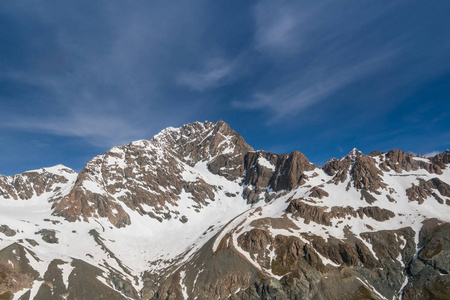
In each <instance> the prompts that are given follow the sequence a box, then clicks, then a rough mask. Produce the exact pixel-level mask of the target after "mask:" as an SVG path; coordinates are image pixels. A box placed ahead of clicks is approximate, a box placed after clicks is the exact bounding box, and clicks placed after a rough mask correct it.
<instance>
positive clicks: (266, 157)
mask: <svg viewBox="0 0 450 300" xmlns="http://www.w3.org/2000/svg"><path fill="white" fill-rule="evenodd" d="M316 168H317V166H316V165H314V164H312V163H311V162H310V161H309V160H308V159H307V158H306V157H305V155H304V154H303V153H300V152H299V151H294V152H292V153H290V154H284V155H277V154H273V153H267V152H263V151H258V152H249V153H248V154H247V156H246V157H245V176H244V184H245V185H246V186H247V189H245V190H244V196H245V198H247V199H248V200H249V202H251V203H254V202H258V201H259V200H260V199H265V200H271V199H273V197H274V193H276V192H280V191H283V190H291V189H293V188H294V187H296V186H298V185H302V184H304V183H305V182H306V179H307V176H306V175H305V172H307V171H312V170H314V169H316Z"/></svg>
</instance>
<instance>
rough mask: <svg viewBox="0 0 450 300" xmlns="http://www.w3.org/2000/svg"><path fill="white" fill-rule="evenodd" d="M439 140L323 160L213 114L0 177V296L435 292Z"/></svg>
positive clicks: (439, 254) (447, 234) (439, 295)
mask: <svg viewBox="0 0 450 300" xmlns="http://www.w3.org/2000/svg"><path fill="white" fill-rule="evenodd" d="M449 183H450V153H449V152H448V151H446V152H444V153H441V154H438V155H436V156H434V157H429V158H424V157H417V156H414V155H412V154H409V153H405V152H403V151H401V150H390V151H389V152H387V153H384V152H377V151H374V152H372V153H370V154H369V155H365V154H364V153H362V152H360V151H358V150H357V149H353V150H352V151H350V153H349V154H348V155H346V156H344V157H343V158H341V159H336V158H333V159H331V160H329V161H328V162H327V163H326V164H325V165H324V166H323V167H318V166H316V165H315V164H313V163H311V162H310V161H309V160H308V159H307V158H306V157H305V156H304V155H303V154H302V153H300V152H298V151H294V152H292V153H289V154H282V155H280V154H275V153H270V152H265V151H255V150H254V149H253V148H252V147H251V146H250V145H248V144H247V143H246V142H245V140H244V139H243V138H242V137H241V136H240V135H239V134H237V133H236V132H235V131H233V130H232V129H231V128H230V127H229V126H228V124H226V123H225V122H223V121H219V122H217V123H212V122H204V123H199V122H196V123H192V124H186V125H184V126H182V127H180V128H167V129H165V130H163V131H162V132H160V133H159V134H157V135H156V136H154V137H153V138H152V139H151V140H141V141H135V142H132V143H130V144H128V145H124V146H120V147H113V148H112V149H111V150H109V151H108V152H106V153H105V154H103V155H99V156H96V157H94V158H93V159H92V160H91V161H89V162H88V163H87V164H86V166H85V167H84V169H83V170H82V171H81V172H80V173H78V174H77V173H75V172H74V171H73V170H71V169H69V168H67V167H64V166H62V165H58V166H55V167H51V168H43V169H40V170H35V171H29V172H25V173H23V174H20V175H14V176H0V299H227V298H230V299H448V295H449V294H450V259H449V257H450V223H449V222H450V185H449Z"/></svg>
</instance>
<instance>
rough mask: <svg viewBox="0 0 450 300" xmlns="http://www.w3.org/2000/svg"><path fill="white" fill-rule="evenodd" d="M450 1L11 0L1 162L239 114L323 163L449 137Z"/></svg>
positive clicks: (273, 147) (74, 156) (2, 66)
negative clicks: (350, 153)
mask: <svg viewBox="0 0 450 300" xmlns="http://www.w3.org/2000/svg"><path fill="white" fill-rule="evenodd" d="M449 15H450V2H448V1H431V2H429V1H382V0H380V1H359V0H354V1H127V2H124V1H114V0H113V1H110V0H108V1H70V2H67V1H56V0H55V1H50V0H48V1H2V2H1V4H0V143H1V152H0V153H1V155H0V174H5V175H11V174H15V173H21V172H23V171H26V170H29V169H35V168H40V167H45V166H52V165H55V164H59V163H62V164H64V165H66V166H69V167H71V168H73V169H75V170H76V171H80V170H81V169H82V168H83V166H84V164H86V163H87V161H89V160H90V159H91V158H92V157H94V156H95V155H98V154H103V153H104V152H105V151H107V150H108V149H109V148H111V147H112V146H114V145H122V144H127V143H129V142H131V141H133V140H137V139H150V138H151V137H152V136H153V135H154V134H156V133H157V132H159V131H160V130H161V129H163V128H165V127H167V126H174V127H178V126H181V125H182V124H184V123H188V122H194V121H204V120H210V121H218V120H220V119H222V120H224V121H226V122H227V123H229V124H230V126H231V127H232V128H233V129H235V130H236V131H237V132H238V133H240V134H241V135H242V136H243V137H244V138H245V139H246V141H247V142H248V143H249V144H250V145H251V146H252V147H254V148H255V149H263V150H266V151H272V152H277V153H287V152H290V151H293V150H299V151H301V152H303V153H305V155H306V156H307V157H308V158H309V159H310V160H311V161H312V162H314V163H316V164H319V165H321V164H323V163H324V162H326V161H327V160H328V159H329V158H331V157H341V156H343V155H345V154H346V153H347V152H348V151H350V150H351V149H352V148H353V147H356V148H358V149H360V150H361V151H363V152H365V153H370V152H371V151H373V150H379V151H387V150H389V149H393V148H397V149H402V150H405V151H408V152H414V153H431V152H434V151H439V152H442V151H444V150H445V149H447V148H450V18H449V17H448V16H449Z"/></svg>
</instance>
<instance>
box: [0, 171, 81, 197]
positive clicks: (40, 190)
mask: <svg viewBox="0 0 450 300" xmlns="http://www.w3.org/2000/svg"><path fill="white" fill-rule="evenodd" d="M73 175H76V173H75V171H73V170H72V169H70V168H67V167H65V166H63V165H57V166H54V167H51V168H42V169H39V170H34V171H28V172H24V173H22V174H19V175H14V176H3V175H0V197H1V198H4V199H14V200H29V199H31V198H32V197H39V196H42V195H43V194H44V193H48V197H49V199H51V201H57V200H59V197H60V196H61V193H60V191H61V185H64V184H67V183H68V182H69V181H70V180H71V178H72V177H73Z"/></svg>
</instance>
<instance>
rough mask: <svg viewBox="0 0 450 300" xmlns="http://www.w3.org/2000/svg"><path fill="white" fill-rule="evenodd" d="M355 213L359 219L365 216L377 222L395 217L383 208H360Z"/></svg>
mask: <svg viewBox="0 0 450 300" xmlns="http://www.w3.org/2000/svg"><path fill="white" fill-rule="evenodd" d="M357 212H358V214H359V216H360V217H361V218H363V215H366V216H368V217H369V218H372V219H374V220H377V221H379V222H383V221H387V220H389V219H390V218H393V217H395V214H394V213H393V212H392V211H390V210H388V209H385V208H379V207H378V206H367V207H360V208H359V209H358V210H357Z"/></svg>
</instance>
